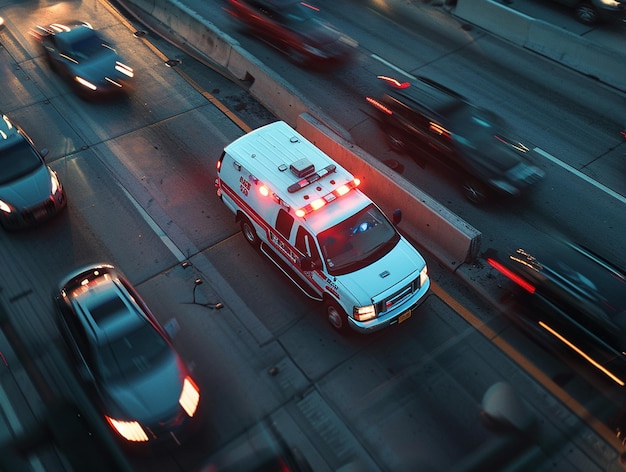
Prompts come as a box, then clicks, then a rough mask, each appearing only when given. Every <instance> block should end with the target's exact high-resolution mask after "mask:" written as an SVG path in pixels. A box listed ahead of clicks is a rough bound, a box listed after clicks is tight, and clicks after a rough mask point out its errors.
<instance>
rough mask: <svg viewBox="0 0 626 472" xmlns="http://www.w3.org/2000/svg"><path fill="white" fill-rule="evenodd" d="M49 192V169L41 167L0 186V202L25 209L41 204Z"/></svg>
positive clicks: (50, 190) (50, 187)
mask: <svg viewBox="0 0 626 472" xmlns="http://www.w3.org/2000/svg"><path fill="white" fill-rule="evenodd" d="M51 192H52V183H51V181H50V169H48V167H47V166H45V165H42V166H40V167H38V168H37V169H36V170H35V171H33V172H31V173H30V174H28V175H26V176H24V177H21V178H19V179H18V180H15V181H13V182H11V183H9V184H7V185H2V186H0V200H2V201H4V202H6V203H10V204H11V205H13V206H14V207H16V208H18V209H25V208H30V207H33V206H36V205H39V204H41V203H42V202H44V201H45V200H47V199H48V198H49V197H50V195H51Z"/></svg>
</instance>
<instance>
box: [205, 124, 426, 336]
mask: <svg viewBox="0 0 626 472" xmlns="http://www.w3.org/2000/svg"><path fill="white" fill-rule="evenodd" d="M217 167H218V177H217V179H216V187H217V194H218V196H219V197H220V198H221V199H222V201H223V202H224V203H225V204H226V206H228V208H230V209H231V210H232V211H233V213H235V216H236V220H237V221H239V222H240V225H241V229H242V232H243V234H244V236H245V237H246V239H247V241H248V242H249V243H250V244H252V245H253V246H254V247H256V248H259V249H260V250H261V251H262V252H263V253H264V254H265V255H266V256H267V257H268V258H269V259H270V260H271V261H272V262H274V263H275V264H276V265H277V266H278V267H279V268H280V269H281V270H282V271H283V272H284V273H285V274H286V275H287V276H288V277H289V278H290V279H291V280H292V281H293V282H294V283H295V284H296V285H297V286H298V287H299V288H300V289H301V290H302V291H303V292H304V293H305V294H307V295H308V296H309V297H311V298H313V299H315V300H318V301H321V302H323V303H324V306H325V310H326V316H327V318H328V321H329V322H330V323H331V325H332V326H333V327H334V328H336V329H337V330H339V331H345V330H347V329H348V327H350V328H352V329H354V330H356V331H358V332H373V331H376V330H378V329H381V328H384V327H385V326H388V325H390V324H394V323H399V322H402V321H404V320H406V319H407V318H409V317H410V316H411V313H412V310H413V309H414V308H416V307H417V305H418V304H419V303H420V302H421V301H423V300H424V299H425V295H426V293H427V292H428V289H429V287H430V279H429V278H428V273H427V268H426V262H425V261H424V258H423V257H422V256H421V255H420V254H419V253H418V252H417V250H416V249H415V248H414V247H413V246H412V245H411V244H410V243H409V242H408V241H407V240H406V239H405V238H404V237H402V235H400V234H399V233H398V231H397V230H396V229H395V227H394V226H393V224H391V222H390V221H389V220H388V219H387V218H386V217H385V216H384V215H383V213H382V212H381V211H380V209H379V208H378V207H377V206H376V205H375V204H374V203H373V202H372V201H371V200H370V199H369V198H367V197H366V196H365V195H364V194H363V193H362V192H361V191H359V190H358V189H357V188H356V186H357V185H358V180H357V179H355V178H354V177H353V176H352V175H351V174H350V173H349V172H348V171H346V170H345V169H343V168H342V167H341V166H339V165H338V164H337V163H335V162H334V161H333V160H332V159H331V158H330V157H329V156H327V155H326V154H324V153H323V152H322V151H320V150H319V149H318V148H317V147H315V146H314V145H313V144H312V143H311V142H309V141H307V140H306V139H305V138H304V137H303V136H301V135H300V134H298V133H297V132H296V131H295V130H294V129H293V128H291V127H290V126H289V125H287V124H286V123H284V122H282V121H279V122H276V123H272V124H269V125H266V126H264V127H261V128H259V129H256V130H254V131H252V132H250V133H248V134H246V135H244V136H242V137H240V138H239V139H237V140H235V141H234V142H233V143H231V144H230V145H228V146H227V147H226V148H225V149H224V152H223V153H222V156H221V158H220V160H219V162H218V164H217Z"/></svg>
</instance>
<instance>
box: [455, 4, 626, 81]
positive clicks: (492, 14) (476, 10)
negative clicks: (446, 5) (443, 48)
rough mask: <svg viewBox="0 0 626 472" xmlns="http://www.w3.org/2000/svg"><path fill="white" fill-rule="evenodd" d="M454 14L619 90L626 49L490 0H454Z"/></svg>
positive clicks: (623, 79) (623, 75) (625, 78)
mask: <svg viewBox="0 0 626 472" xmlns="http://www.w3.org/2000/svg"><path fill="white" fill-rule="evenodd" d="M454 16H456V17H458V18H460V19H462V20H464V21H467V22H468V23H471V24H474V25H476V26H478V27H479V28H482V29H484V30H485V31H488V32H490V33H493V34H495V35H496V36H498V37H500V38H503V39H505V40H507V41H510V42H512V43H514V44H517V45H518V46H521V47H524V48H526V49H528V50H530V51H533V52H536V53H538V54H541V55H542V56H545V57H547V58H549V59H552V60H554V61H555V62H558V63H560V64H562V65H564V66H566V67H569V68H571V69H573V70H576V71H578V72H580V73H582V74H585V75H588V76H591V77H593V78H596V79H598V80H600V81H601V82H603V83H605V84H607V85H610V86H613V87H615V88H617V89H619V90H626V74H624V70H625V69H624V64H626V53H620V52H619V51H617V50H615V49H606V48H603V47H602V46H599V45H597V44H595V43H593V42H591V41H589V40H588V39H586V38H583V37H582V36H579V35H576V34H574V33H571V32H569V31H567V30H565V29H563V28H559V27H556V26H553V25H551V24H549V23H546V22H545V21H541V20H538V19H535V18H532V17H530V16H528V15H525V14H523V13H520V12H517V11H515V10H512V9H511V8H508V7H506V6H505V5H501V4H500V3H498V2H495V1H492V0H457V5H456V8H455V9H454Z"/></svg>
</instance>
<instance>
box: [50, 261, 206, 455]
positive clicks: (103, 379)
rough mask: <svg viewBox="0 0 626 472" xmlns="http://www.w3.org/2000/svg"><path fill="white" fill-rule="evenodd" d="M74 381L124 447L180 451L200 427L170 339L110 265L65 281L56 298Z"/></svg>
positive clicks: (193, 395)
mask: <svg viewBox="0 0 626 472" xmlns="http://www.w3.org/2000/svg"><path fill="white" fill-rule="evenodd" d="M55 300H56V304H57V307H58V313H59V315H60V316H59V318H58V320H59V325H60V328H61V332H62V334H63V337H64V339H65V340H66V342H67V344H68V346H69V348H70V351H71V352H72V355H73V358H74V361H75V363H76V367H77V370H78V373H79V376H80V378H81V380H82V381H83V382H85V383H86V384H87V388H90V389H92V390H93V397H95V398H97V400H96V406H97V407H99V409H100V410H101V412H102V414H103V416H104V418H105V419H106V421H107V422H108V424H109V425H110V427H111V429H112V430H113V431H115V432H116V433H117V435H118V439H123V441H122V442H123V443H124V444H132V443H149V444H150V445H152V444H153V443H154V444H165V443H170V444H176V445H178V444H180V442H181V441H182V440H183V439H185V438H187V437H188V436H189V435H190V434H191V433H192V432H193V431H195V429H196V427H197V425H198V424H197V418H198V415H197V409H198V405H199V402H200V390H199V388H198V386H197V385H196V383H195V382H194V380H193V378H192V376H191V373H190V372H189V370H188V368H187V366H186V364H185V363H184V362H183V360H182V359H181V357H180V356H179V355H178V353H177V352H176V351H175V349H174V347H173V346H172V344H171V342H170V339H169V336H168V334H167V333H166V332H165V330H164V329H163V328H162V326H161V325H160V324H159V322H158V321H157V320H156V318H155V317H154V315H153V314H152V313H151V312H150V310H149V309H148V307H147V306H146V304H145V303H144V302H143V300H142V299H141V297H140V296H139V294H138V293H137V292H136V291H135V289H134V288H133V287H132V286H131V284H130V282H128V280H126V278H125V277H124V276H123V275H122V274H121V272H119V271H118V270H117V269H115V268H114V267H113V266H111V265H107V264H98V265H93V266H89V267H85V268H83V269H80V270H78V271H76V272H74V273H72V274H70V275H68V276H67V277H66V278H65V279H64V280H63V281H62V282H61V284H60V285H59V287H58V291H57V293H56V295H55Z"/></svg>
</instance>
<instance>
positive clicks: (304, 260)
mask: <svg viewBox="0 0 626 472" xmlns="http://www.w3.org/2000/svg"><path fill="white" fill-rule="evenodd" d="M300 268H301V269H302V270H304V271H311V270H315V262H313V259H311V258H310V257H309V256H304V257H301V258H300Z"/></svg>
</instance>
